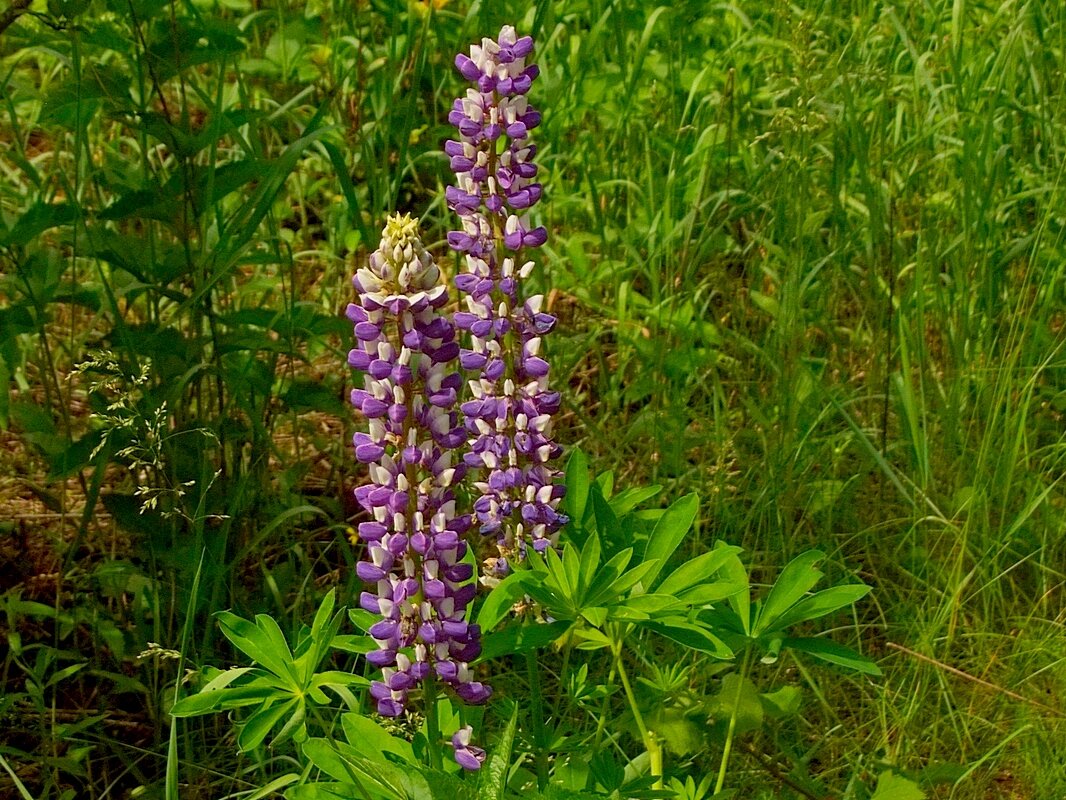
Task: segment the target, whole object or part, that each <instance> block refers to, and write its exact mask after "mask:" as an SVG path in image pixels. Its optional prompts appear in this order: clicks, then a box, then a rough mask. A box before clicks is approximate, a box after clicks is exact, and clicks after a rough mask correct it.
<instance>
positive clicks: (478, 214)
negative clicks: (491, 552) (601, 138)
mask: <svg viewBox="0 0 1066 800" xmlns="http://www.w3.org/2000/svg"><path fill="white" fill-rule="evenodd" d="M532 52H533V40H532V39H531V38H530V37H528V36H523V37H521V38H519V37H518V36H517V35H516V34H515V30H514V28H512V27H510V26H505V27H504V28H503V29H502V30H501V31H500V36H499V39H497V40H495V41H493V40H492V39H483V40H482V41H481V45H480V46H478V45H474V46H473V47H471V48H470V55H469V56H466V55H459V56H457V57H456V59H455V65H456V67H458V69H459V72H460V73H462V75H463V77H464V78H466V79H467V80H469V81H472V82H473V83H474V84H475V86H474V87H472V88H469V89H467V91H466V95H465V96H464V97H461V98H459V99H458V100H456V101H455V103H454V104H453V106H452V110H451V113H450V114H449V115H448V120H449V122H451V124H452V125H454V126H455V127H456V128H457V129H458V134H459V136H458V139H454V140H449V141H448V142H447V143H446V144H445V148H444V149H445V152H446V153H447V155H448V156H449V158H450V162H451V168H452V170H453V171H454V172H455V174H456V183H455V185H454V186H449V187H448V189H447V192H446V199H447V201H448V205H449V207H450V208H451V209H452V210H453V211H455V212H456V213H457V214H458V215H459V218H460V220H461V222H462V230H457V231H452V232H451V233H449V234H448V243H449V245H450V246H451V248H452V249H453V250H456V251H458V252H459V253H461V254H463V256H464V259H465V262H466V263H465V270H466V271H465V273H464V274H461V275H459V276H458V277H457V278H456V281H455V283H456V285H457V286H458V287H459V289H460V290H461V291H462V292H464V293H465V294H466V297H465V306H466V308H465V310H464V311H460V312H458V313H456V314H455V317H454V319H455V325H456V327H458V328H460V329H462V330H464V331H466V332H467V333H468V334H469V337H470V347H469V348H464V349H462V350H461V351H460V355H459V360H460V364H461V365H462V367H463V368H464V369H466V370H470V371H474V372H476V373H477V374H478V377H477V379H476V380H473V381H471V382H470V389H471V393H472V396H473V399H471V400H469V401H468V402H466V403H463V404H462V407H461V410H462V412H463V416H464V418H465V422H466V430H467V434H468V436H469V448H470V449H469V451H468V452H467V453H466V455H465V456H464V460H465V463H466V464H467V465H468V466H470V467H473V468H476V469H479V470H480V471H481V472H480V474H479V480H478V482H477V483H475V487H476V488H477V490H478V492H479V493H480V497H479V498H478V499H477V500H476V502H475V504H474V512H475V515H476V517H477V522H478V523H479V525H480V529H481V531H482V532H484V533H492V534H495V535H496V537H497V544H498V546H499V550H500V558H499V559H498V560H496V562H495V564H494V569H495V571H496V573H497V574H503V573H505V572H506V571H507V569H508V561H509V560H510V559H514V558H522V557H523V555H524V553H525V548H526V546H527V545H529V544H531V545H532V546H533V547H534V548H535V549H536V550H538V551H543V550H544V549H546V548H547V547H549V546H554V544H555V543H556V540H557V535H558V530H559V529H560V528H561V527H562V526H563V525H564V524H565V523H566V517H565V516H564V515H563V514H561V513H559V511H558V510H557V509H558V506H559V501H560V500H561V499H562V496H563V492H564V488H563V486H562V485H560V484H559V483H558V482H557V481H556V478H557V476H558V471H557V470H556V469H554V468H553V467H552V466H551V461H552V460H553V459H555V458H557V457H558V455H559V453H560V448H559V447H558V445H556V444H555V443H554V442H553V441H552V438H551V423H552V414H554V413H555V412H556V411H557V410H558V409H559V393H558V392H553V391H550V390H549V386H548V371H549V368H548V363H547V362H546V361H545V360H544V359H543V358H541V356H540V349H541V337H543V336H544V335H545V334H547V333H548V332H550V331H551V329H552V328H553V327H554V325H555V318H554V317H553V316H551V315H550V314H547V313H545V312H544V311H542V308H543V305H544V298H543V296H542V295H534V296H532V297H528V298H526V297H524V294H523V292H522V286H521V284H522V281H523V280H524V279H525V278H527V277H528V276H529V274H530V273H531V272H532V270H533V268H534V263H533V261H531V260H529V251H530V250H532V249H533V248H537V247H540V246H541V245H542V244H544V242H545V240H546V239H547V231H546V230H545V229H544V228H543V227H538V226H534V225H533V223H532V222H531V221H530V218H529V213H528V212H529V209H530V208H531V207H532V206H533V205H534V204H536V202H537V201H538V200H539V199H540V196H541V185H540V184H539V183H536V182H535V180H534V179H535V178H536V175H537V166H536V164H534V163H533V158H534V156H535V155H536V152H537V148H536V145H534V144H532V143H531V142H530V141H529V131H530V130H532V129H533V128H536V127H537V125H539V124H540V113H539V112H538V111H537V110H536V109H534V108H533V107H532V106H531V105H530V104H529V102H528V101H527V100H526V92H528V91H529V89H530V86H532V84H533V81H534V80H535V79H536V77H537V75H538V74H539V69H538V68H537V67H536V65H532V64H530V65H527V64H526V58H527V56H529V55H530V54H531V53H532ZM490 580H491V577H490Z"/></svg>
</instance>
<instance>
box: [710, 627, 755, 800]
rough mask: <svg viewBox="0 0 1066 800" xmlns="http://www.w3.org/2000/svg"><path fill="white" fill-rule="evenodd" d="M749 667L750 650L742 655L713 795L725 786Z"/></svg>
mask: <svg viewBox="0 0 1066 800" xmlns="http://www.w3.org/2000/svg"><path fill="white" fill-rule="evenodd" d="M750 666H751V648H750V647H749V648H748V650H747V652H745V653H744V663H743V666H741V668H740V680H739V681H738V682H737V692H736V696H735V697H734V698H733V711H732V712H731V713H730V714H729V729H728V730H727V731H726V735H725V746H724V747H723V748H722V763H721V764H719V765H718V780H717V781H716V782H715V784H714V793H715V794H718V793H719V792H720V791H722V787H723V786H724V785H725V776H726V772H727V771H728V768H729V754H730V753H731V752H732V751H733V736H734V734H735V733H736V729H737V714H738V712H739V710H740V695H741V692H742V691H743V690H744V681H746V680H747V679H748V669H749V667H750Z"/></svg>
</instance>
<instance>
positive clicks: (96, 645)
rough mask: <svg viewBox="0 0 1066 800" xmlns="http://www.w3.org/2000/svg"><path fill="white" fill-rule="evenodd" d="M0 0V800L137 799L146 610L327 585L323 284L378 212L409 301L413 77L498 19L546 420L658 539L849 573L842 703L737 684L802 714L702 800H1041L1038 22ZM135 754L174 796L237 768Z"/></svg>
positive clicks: (199, 729)
mask: <svg viewBox="0 0 1066 800" xmlns="http://www.w3.org/2000/svg"><path fill="white" fill-rule="evenodd" d="M6 2H7V5H8V13H7V14H4V12H3V11H0V26H5V27H4V30H3V31H2V33H0V70H2V76H3V79H2V82H0V138H2V148H0V171H2V174H0V218H2V219H0V222H2V224H0V428H2V431H0V443H2V447H0V506H2V508H3V512H2V513H0V628H2V629H3V632H4V634H5V636H6V646H5V645H0V653H2V655H0V661H2V665H3V666H2V671H0V681H2V685H0V758H2V762H3V770H2V771H0V796H2V797H4V798H7V797H24V796H25V795H22V794H20V788H19V787H22V789H23V790H25V791H27V792H28V793H29V795H30V796H32V797H34V798H60V797H67V798H75V797H76V798H107V797H162V796H163V788H162V787H163V773H164V769H165V767H166V762H167V740H168V736H169V731H170V718H169V716H168V713H167V710H168V707H169V703H170V700H171V698H172V696H173V692H174V685H175V681H176V680H177V679H178V678H179V677H180V676H179V672H178V669H179V662H178V661H177V660H176V659H175V658H173V657H172V656H174V655H175V653H173V652H169V651H174V650H177V649H182V641H181V633H182V630H183V626H186V609H187V608H191V609H192V610H193V611H194V613H193V615H192V617H191V618H189V619H190V621H189V625H188V626H187V628H188V630H189V635H188V637H187V640H186V641H185V643H184V648H183V651H184V655H185V658H186V659H187V665H196V664H201V663H215V664H218V665H222V664H224V663H229V662H228V659H232V658H233V655H232V653H231V652H230V651H228V650H226V648H225V644H226V643H225V641H224V640H222V639H221V637H220V636H219V634H218V632H217V626H216V624H215V623H214V621H213V620H212V619H211V618H210V616H209V615H210V612H212V611H215V610H220V609H225V608H233V609H235V610H237V611H238V612H239V613H243V614H246V615H247V614H250V613H254V612H267V613H271V614H273V615H275V616H276V617H277V618H278V619H279V620H282V621H283V625H288V626H289V628H291V629H295V628H296V627H297V626H298V625H299V624H300V623H301V622H305V621H308V620H309V619H310V616H311V615H312V614H313V609H314V608H315V607H316V605H317V603H318V601H319V599H320V598H321V597H322V596H323V595H324V594H325V592H326V591H328V589H329V588H331V587H333V586H338V587H339V588H340V593H341V602H346V603H349V604H351V603H353V602H354V598H357V596H358V592H359V591H360V590H361V586H360V583H359V581H358V578H357V577H356V576H355V572H354V564H355V562H356V561H357V560H358V558H359V553H358V551H357V550H356V548H354V547H353V543H352V539H351V538H350V528H349V524H350V518H351V515H352V514H354V512H355V510H356V509H355V508H354V507H353V506H354V504H353V502H352V501H351V500H350V493H351V489H352V488H353V486H355V485H356V484H357V483H358V482H359V481H360V480H361V479H362V475H361V472H360V470H359V468H358V465H357V464H355V463H354V459H353V458H352V457H351V453H350V444H349V442H350V437H351V433H352V432H353V430H354V429H355V425H356V422H357V421H356V419H355V416H354V413H353V412H351V410H350V409H349V407H348V406H347V405H346V402H345V397H346V390H347V388H348V387H350V384H351V380H352V376H351V375H350V372H349V369H348V367H347V366H346V364H345V353H346V352H347V349H348V347H349V345H350V341H351V331H350V327H349V324H348V323H347V322H346V321H345V320H344V319H343V316H342V315H341V311H342V310H343V308H344V307H345V305H346V304H347V303H348V302H350V301H351V300H352V289H351V285H350V276H351V274H352V273H353V272H354V270H355V268H356V265H357V264H358V263H359V262H360V260H361V259H364V258H365V257H366V256H367V255H368V253H369V252H370V251H371V250H372V249H373V248H374V247H375V246H376V244H377V232H378V231H379V230H380V228H381V225H382V224H383V222H384V218H385V216H386V215H387V214H388V213H389V212H391V211H393V210H399V211H408V212H411V213H413V214H415V215H416V216H419V217H421V218H422V220H423V223H424V229H425V232H426V236H425V238H426V240H427V243H431V244H430V247H431V249H432V250H433V252H434V253H435V254H436V255H437V256H438V258H439V259H440V261H441V263H442V265H443V268H444V269H445V271H446V272H447V273H449V274H454V272H455V269H456V267H457V262H456V259H455V257H454V255H453V254H451V253H450V252H449V251H448V250H447V247H446V244H445V242H444V239H445V235H446V232H447V230H448V229H449V226H450V225H451V224H452V220H451V218H450V217H451V215H450V212H449V211H448V209H447V207H446V206H445V204H444V202H443V187H444V186H445V185H446V183H447V182H448V180H449V172H448V165H447V160H446V158H445V157H444V156H443V154H442V152H441V145H442V143H443V141H444V139H446V138H447V137H448V136H449V135H450V132H449V128H448V126H447V122H446V116H447V112H448V109H449V107H450V105H451V101H452V99H453V98H454V97H455V96H456V95H457V94H458V93H459V92H460V91H461V90H463V89H464V88H465V87H463V86H462V85H461V84H462V81H461V78H460V77H459V76H458V74H457V73H456V71H455V70H454V68H453V66H452V59H453V57H454V54H455V53H456V52H457V51H459V50H464V49H465V48H466V47H467V46H468V45H469V43H471V42H475V41H477V40H479V39H480V38H481V37H482V36H495V35H496V34H497V33H498V31H499V28H500V26H501V25H502V24H507V23H510V24H514V25H515V26H516V27H517V28H518V30H519V32H520V33H528V34H531V35H533V36H534V37H535V38H536V40H537V50H536V56H535V58H536V61H537V62H538V63H539V64H540V66H541V70H542V72H541V77H540V78H539V79H538V81H537V82H536V83H535V84H534V89H533V91H532V93H531V95H530V99H531V101H532V102H533V103H534V104H535V105H537V106H538V107H539V108H540V109H541V110H542V111H543V114H544V122H543V124H542V125H541V126H540V127H539V128H538V129H536V130H535V131H534V134H533V135H534V138H535V140H536V142H537V145H538V148H539V150H538V155H537V161H538V163H539V164H540V165H541V176H542V179H543V181H544V184H545V199H544V200H543V201H542V202H541V203H540V204H539V206H538V208H537V210H536V212H535V215H536V216H537V217H538V218H539V219H540V221H541V222H542V223H543V224H545V225H546V226H547V228H548V230H549V241H548V244H547V245H546V247H545V248H544V249H543V251H542V253H543V259H542V261H543V266H542V269H541V270H540V271H539V273H538V277H537V278H535V279H534V280H535V282H536V283H537V288H538V290H540V291H543V292H545V293H546V294H547V296H548V304H549V306H550V308H551V310H552V311H553V313H555V314H557V315H558V317H559V320H560V322H559V325H558V327H557V329H556V332H555V333H553V334H552V336H551V337H549V338H550V344H549V349H550V357H551V361H552V365H553V367H552V369H553V372H552V375H553V380H554V382H555V385H556V386H557V387H558V388H560V389H561V391H562V392H563V395H564V398H565V400H564V408H563V411H562V412H561V414H560V417H559V421H558V422H557V427H556V434H557V439H558V440H559V441H560V442H561V443H562V444H563V445H565V446H567V447H574V446H580V447H581V448H582V450H584V451H585V453H587V454H588V455H589V458H590V461H591V463H592V464H593V466H594V468H595V470H596V471H598V472H603V471H607V470H612V471H613V472H614V476H615V484H616V485H618V486H639V485H645V484H661V485H663V486H664V487H665V488H664V497H666V498H675V497H679V496H680V495H681V494H683V493H685V492H689V491H696V492H698V493H699V495H700V497H701V500H702V505H701V517H700V520H699V523H698V535H696V536H695V537H692V538H690V540H689V543H688V545H687V546H688V547H689V548H690V552H688V553H687V555H692V554H694V553H696V552H698V551H701V550H703V549H706V548H709V547H710V546H711V545H712V543H713V542H714V541H716V540H719V539H720V540H724V541H726V542H729V543H731V544H737V545H741V546H742V547H744V549H745V556H744V558H745V560H746V561H747V563H749V564H750V565H751V569H752V570H753V572H754V574H755V575H756V577H757V578H759V579H762V580H769V579H772V578H773V576H774V575H776V574H777V572H778V571H779V570H780V568H781V566H783V565H784V564H785V563H786V562H787V560H788V559H789V558H791V557H792V556H794V555H796V554H798V553H800V552H802V551H803V550H806V549H809V548H817V549H820V550H822V551H823V552H825V553H826V554H827V556H828V560H827V564H826V567H825V568H826V571H827V573H828V576H829V578H830V579H831V580H833V581H840V580H846V579H851V580H861V581H863V582H866V583H868V584H870V585H872V587H873V591H872V593H871V594H870V595H869V596H868V597H867V598H866V599H865V600H863V601H861V602H860V603H859V604H858V605H857V606H856V608H855V610H854V613H853V614H851V615H850V616H849V615H840V616H837V617H834V618H832V620H831V627H832V636H833V638H834V639H836V640H837V641H840V642H842V643H846V644H849V645H851V646H853V647H855V648H857V649H859V650H860V651H861V652H862V653H863V654H865V655H866V656H868V657H870V658H872V659H874V660H876V661H877V663H878V664H879V666H880V668H881V670H882V671H883V677H881V678H877V679H872V678H870V677H867V676H861V677H856V676H854V675H852V674H848V673H844V672H842V671H837V670H834V669H833V668H831V667H826V666H824V665H823V666H818V665H816V664H812V663H808V662H803V661H801V660H799V659H798V658H796V657H794V656H785V657H783V658H781V659H780V660H779V661H778V662H777V663H774V664H769V665H760V666H758V667H757V668H756V669H755V670H754V672H753V675H752V677H753V679H754V680H755V682H756V683H757V684H758V685H760V686H766V687H770V686H782V685H793V686H796V687H799V689H800V690H801V692H802V698H803V706H802V712H801V714H800V715H799V716H798V717H796V718H794V719H792V720H791V721H789V722H788V723H787V724H782V725H770V724H768V725H764V726H762V727H758V728H757V729H755V730H753V731H751V732H749V733H747V734H745V736H744V737H742V740H741V742H740V743H739V744H738V746H737V750H736V753H735V755H734V762H733V763H732V767H733V769H732V771H731V773H730V783H731V785H732V786H734V787H736V788H737V790H738V794H737V795H736V796H738V797H745V798H776V797H784V798H791V797H804V796H808V797H819V798H859V799H860V800H861V799H862V798H868V797H871V796H873V797H878V796H877V795H872V794H871V787H873V786H874V785H875V784H876V781H877V777H878V776H879V775H880V774H882V773H883V772H885V771H887V770H891V771H892V772H893V774H897V775H900V776H906V777H908V778H910V779H911V780H913V781H914V782H915V783H916V784H917V785H918V786H920V787H921V791H922V792H924V793H925V796H927V797H930V798H953V800H954V799H957V800H976V799H977V798H1010V799H1011V800H1013V799H1015V798H1034V800H1055V799H1056V798H1063V797H1066V724H1064V721H1063V717H1064V715H1066V709H1064V707H1063V705H1062V700H1061V698H1062V695H1063V693H1064V692H1066V603H1064V585H1063V584H1064V581H1066V536H1064V533H1066V487H1064V486H1063V484H1062V479H1063V476H1064V466H1066V439H1064V434H1066V351H1064V347H1066V281H1064V269H1066V243H1064V240H1063V235H1064V229H1066V198H1064V186H1063V169H1064V164H1066V162H1064V155H1066V92H1064V88H1066V85H1064V80H1066V75H1064V69H1066V6H1064V5H1063V4H1062V3H1060V2H1055V0H1044V1H1043V2H1037V1H1032V2H1021V1H1020V0H1017V1H1013V0H1005V2H967V1H966V0H954V2H947V1H946V0H923V1H921V2H896V3H888V2H873V1H872V0H867V1H864V0H853V1H851V2H848V1H847V0H843V1H841V2H829V1H828V0H825V1H824V2H794V3H789V2H783V1H782V2H777V1H776V0H752V2H736V3H727V2H722V3H719V2H702V1H696V0H677V2H675V3H673V4H671V5H669V6H666V5H662V6H660V5H656V3H655V2H654V0H652V2H641V0H567V2H547V1H541V2H530V1H529V0H515V1H513V2H502V1H501V2H496V0H492V1H491V2H489V1H488V0H485V1H484V2H477V1H476V0H475V2H473V3H471V2H466V0H452V1H451V2H449V1H448V0H443V2H442V0H434V1H433V2H430V3H424V2H420V1H416V0H410V2H406V3H405V2H397V1H395V0H309V1H308V2H306V3H305V2H290V0H215V2H208V1H207V0H173V2H164V1H163V0H48V2H44V0H34V2H33V3H32V4H31V5H29V6H28V7H27V4H25V3H22V2H18V0H16V1H15V2H14V3H12V0H6ZM87 362H91V364H90V365H89V366H86V364H87ZM79 365H80V366H79ZM201 554H204V556H203V566H202V569H201V572H202V574H201V579H200V585H199V592H198V593H197V596H196V597H190V592H189V589H190V587H191V586H192V585H193V576H194V574H195V573H196V570H197V566H198V564H199V563H200V558H201ZM150 643H152V644H150ZM145 651H148V652H147V653H146V652H145ZM594 667H595V662H594ZM600 667H603V665H602V664H600ZM500 671H501V673H503V674H502V676H501V678H500V685H502V686H504V687H507V686H508V685H509V684H508V680H511V679H512V678H509V677H508V668H506V667H505V666H504V665H501V667H500ZM691 675H693V676H694V677H693V678H692V683H691V684H690V685H689V686H688V687H687V690H693V691H698V690H700V689H701V688H706V687H708V686H711V685H712V684H713V682H714V680H715V678H714V675H713V671H708V672H707V673H706V674H703V673H702V672H701V671H700V670H694V671H693V672H692V673H691ZM514 680H517V679H514ZM515 685H517V684H515ZM183 730H184V732H183V734H182V737H181V738H180V741H179V749H178V751H177V752H178V754H179V757H180V759H181V761H180V763H181V769H182V778H181V780H182V786H183V790H182V795H181V796H182V797H188V798H200V797H203V798H208V797H211V798H216V797H226V796H232V795H233V794H234V793H236V792H238V791H242V790H246V789H249V788H253V787H255V786H260V785H264V784H265V783H267V782H268V781H269V776H270V775H271V774H275V773H276V771H277V770H281V769H282V768H283V766H284V765H283V764H280V763H275V762H276V761H277V762H280V761H282V760H283V759H281V757H280V756H278V757H276V758H275V757H274V756H270V755H269V754H267V755H265V756H261V757H260V758H259V759H258V760H256V759H248V758H244V759H238V758H236V757H235V755H234V751H235V745H234V741H233V738H232V734H231V733H230V732H229V724H228V723H227V722H226V720H224V719H219V720H206V721H205V720H198V721H195V722H193V723H190V724H189V725H188V726H187V727H185V728H184V729H183ZM689 733H690V731H688V729H686V734H685V735H688V734H689ZM692 735H694V736H696V737H697V738H696V740H695V741H696V742H697V744H691V742H690V743H689V744H688V745H684V746H682V745H679V746H678V751H679V754H678V753H675V754H674V755H672V756H671V757H670V759H668V772H669V770H670V769H673V770H674V771H673V772H672V773H670V774H672V775H675V776H680V777H681V778H682V779H683V778H684V777H686V776H690V777H693V778H694V780H695V781H696V782H697V783H698V781H699V779H700V778H701V777H702V775H703V774H705V773H707V772H708V771H709V770H710V769H711V768H712V767H713V765H714V764H715V763H716V759H717V757H718V754H717V753H716V752H713V747H712V744H711V743H710V742H711V740H707V742H706V743H700V742H702V741H703V740H701V739H699V736H700V735H702V734H701V733H700V732H699V731H696V733H695V734H692ZM708 765H711V766H708ZM797 786H799V787H801V788H799V789H797V788H796V787H797ZM804 792H806V794H805V793H804ZM678 796H679V797H680V796H682V795H678ZM914 796H916V795H907V794H899V795H887V794H885V795H883V796H882V797H878V800H889V798H890V797H891V798H896V797H898V798H911V797H914Z"/></svg>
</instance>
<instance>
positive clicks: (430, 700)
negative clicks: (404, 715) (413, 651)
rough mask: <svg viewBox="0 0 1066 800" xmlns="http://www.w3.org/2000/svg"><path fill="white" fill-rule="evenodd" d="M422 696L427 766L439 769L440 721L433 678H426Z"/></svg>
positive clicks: (440, 764)
mask: <svg viewBox="0 0 1066 800" xmlns="http://www.w3.org/2000/svg"><path fill="white" fill-rule="evenodd" d="M423 685H424V686H425V689H424V690H423V697H424V699H425V705H426V739H427V740H428V742H429V766H430V767H431V768H432V769H441V768H442V760H441V754H440V722H439V721H438V720H437V684H436V681H434V680H433V678H426V680H425V682H424V684H423Z"/></svg>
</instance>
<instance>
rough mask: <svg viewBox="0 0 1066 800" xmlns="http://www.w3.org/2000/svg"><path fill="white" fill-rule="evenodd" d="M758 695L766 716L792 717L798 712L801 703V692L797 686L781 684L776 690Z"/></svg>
mask: <svg viewBox="0 0 1066 800" xmlns="http://www.w3.org/2000/svg"><path fill="white" fill-rule="evenodd" d="M759 697H760V698H761V699H762V707H763V711H764V712H766V716H768V717H773V718H774V719H783V718H785V717H794V716H795V715H796V714H798V713H799V712H800V709H801V708H802V703H803V692H802V691H800V688H799V687H798V686H782V687H781V688H780V689H778V690H777V691H774V692H765V693H763V694H761V695H759Z"/></svg>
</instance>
